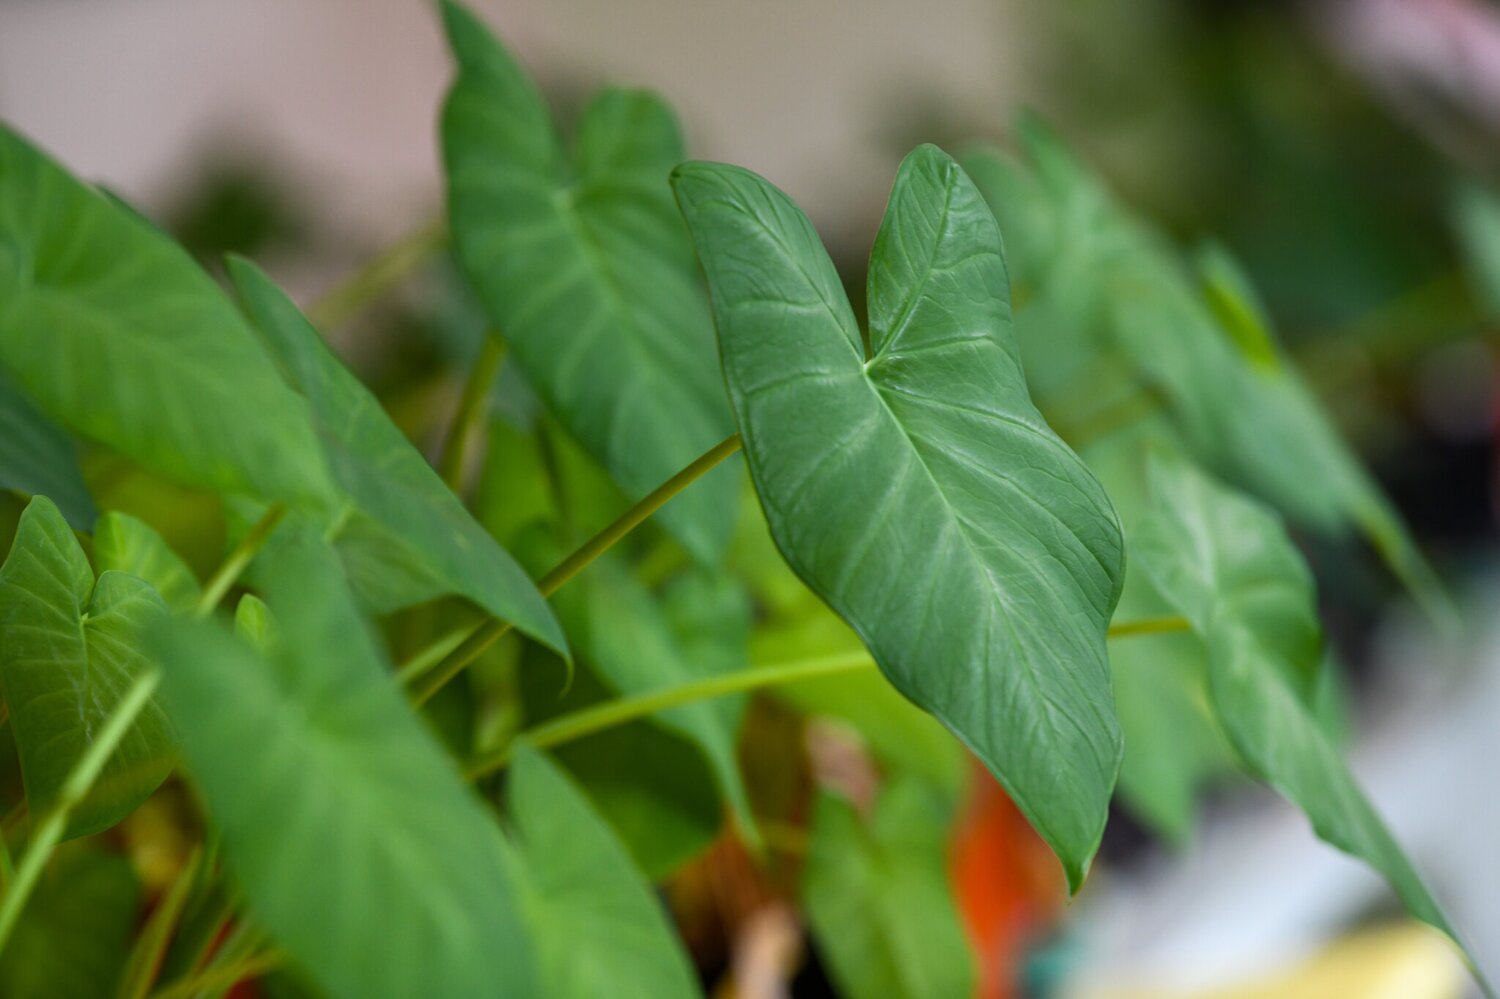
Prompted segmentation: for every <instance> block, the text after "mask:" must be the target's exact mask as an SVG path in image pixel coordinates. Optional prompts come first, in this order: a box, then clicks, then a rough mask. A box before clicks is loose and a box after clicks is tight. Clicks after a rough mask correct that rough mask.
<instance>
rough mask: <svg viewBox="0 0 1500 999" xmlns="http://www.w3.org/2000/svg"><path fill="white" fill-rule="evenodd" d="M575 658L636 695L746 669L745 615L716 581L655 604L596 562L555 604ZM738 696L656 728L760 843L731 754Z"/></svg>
mask: <svg viewBox="0 0 1500 999" xmlns="http://www.w3.org/2000/svg"><path fill="white" fill-rule="evenodd" d="M555 600H556V603H557V608H558V614H559V615H560V616H561V617H562V619H563V621H564V622H565V623H566V625H567V630H568V635H569V637H570V638H571V639H572V641H573V644H574V646H575V647H576V648H577V650H578V653H579V655H580V656H582V657H583V658H585V659H587V660H588V661H589V663H591V664H592V666H593V668H594V670H595V671H596V672H597V673H598V675H599V677H600V678H601V679H602V680H603V681H604V682H605V683H606V684H608V685H609V686H610V687H612V688H613V689H614V690H615V691H616V692H617V693H620V694H640V693H646V692H648V691H653V690H658V689H660V688H662V687H668V686H671V685H673V684H677V683H684V682H687V681H690V680H696V679H703V678H705V677H709V676H714V675H717V674H722V673H732V672H736V671H738V670H742V669H744V668H745V667H746V666H747V665H748V663H747V662H746V641H747V639H746V632H747V630H748V627H749V608H748V607H747V606H746V605H745V603H744V601H743V599H742V598H741V596H740V595H739V593H738V590H737V589H736V588H735V587H734V585H733V584H732V583H731V582H730V581H728V580H726V579H723V578H715V577H709V576H708V575H707V574H704V575H703V576H695V577H693V581H692V582H689V583H687V584H685V586H684V587H680V588H679V589H678V590H677V592H676V595H675V596H674V597H673V598H672V599H671V600H670V601H662V600H659V599H658V598H657V597H656V596H655V595H654V594H652V592H651V591H650V590H649V589H647V588H646V587H645V586H644V585H642V584H641V583H640V581H639V580H637V579H636V578H635V577H634V576H632V575H631V574H630V572H629V571H628V570H626V569H625V568H624V567H623V566H622V565H621V564H620V563H619V561H618V560H617V559H610V558H605V559H600V560H599V561H598V562H595V563H594V564H593V565H592V566H590V567H589V572H588V575H587V576H585V577H583V578H580V579H578V580H575V581H574V582H573V583H571V584H569V586H568V587H567V588H566V589H564V590H563V591H561V592H560V593H559V594H558V595H557V597H556V598H555ZM744 706H745V699H744V697H743V696H740V697H719V698H714V699H712V700H708V701H698V702H696V703H693V704H686V705H683V706H681V707H677V708H673V709H671V710H670V711H664V712H662V713H661V714H659V715H656V716H655V717H654V718H653V722H654V723H655V724H658V725H660V726H662V727H663V728H666V729H668V730H670V731H672V732H675V733H677V734H679V735H681V736H683V737H685V738H687V739H688V740H690V741H691V742H692V743H693V744H694V745H696V746H697V747H698V749H699V750H700V751H701V752H702V754H703V757H704V759H705V760H706V761H707V763H708V765H709V768H710V769H711V770H712V771H713V774H714V777H715V779H716V781H717V783H718V785H719V790H720V792H721V793H722V794H723V796H724V798H725V800H726V801H727V802H728V803H729V806H730V808H731V809H733V811H734V813H735V816H736V817H737V819H738V820H739V823H740V826H741V831H742V832H743V833H744V834H745V835H746V836H747V837H749V838H750V839H752V840H757V839H758V834H757V832H756V827H755V821H754V817H753V816H752V814H751V811H750V803H749V799H748V796H747V795H746V792H745V783H744V778H743V777H742V776H741V774H740V768H739V761H738V758H737V756H736V750H735V745H736V740H737V738H738V733H739V726H740V721H741V719H742V717H743V715H744Z"/></svg>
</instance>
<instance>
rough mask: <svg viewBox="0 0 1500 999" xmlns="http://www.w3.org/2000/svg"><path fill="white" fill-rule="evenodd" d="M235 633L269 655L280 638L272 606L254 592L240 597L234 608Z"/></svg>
mask: <svg viewBox="0 0 1500 999" xmlns="http://www.w3.org/2000/svg"><path fill="white" fill-rule="evenodd" d="M234 633H235V635H236V636H238V637H239V639H240V640H241V641H243V642H244V643H245V644H246V645H248V646H250V647H251V648H252V649H254V650H255V651H256V652H259V653H260V654H261V655H267V654H269V653H270V651H271V647H272V645H274V644H275V642H276V641H277V640H278V636H277V632H276V619H275V618H273V617H272V616H271V608H269V607H267V606H266V602H265V601H264V600H262V599H261V598H260V597H257V596H256V595H255V594H253V593H247V594H245V595H244V596H242V597H240V602H239V603H238V604H236V605H235V608H234Z"/></svg>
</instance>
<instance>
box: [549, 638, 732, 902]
mask: <svg viewBox="0 0 1500 999" xmlns="http://www.w3.org/2000/svg"><path fill="white" fill-rule="evenodd" d="M547 658H548V659H549V660H551V661H550V663H544V662H541V661H540V660H539V657H534V658H529V659H526V660H523V662H522V664H521V688H522V694H523V697H524V698H525V704H526V724H527V725H528V726H535V725H538V724H541V723H543V722H545V721H547V720H549V719H551V718H555V717H557V716H558V715H561V714H567V713H570V712H573V711H579V710H582V709H583V708H586V707H590V706H592V705H595V704H598V703H599V702H601V701H604V700H608V699H609V698H611V697H613V696H615V695H614V692H613V691H612V690H610V688H608V687H606V686H605V685H604V682H603V681H602V680H600V679H599V678H598V677H597V676H595V675H594V672H593V669H592V667H591V665H590V664H589V662H588V660H587V658H586V657H584V661H583V662H581V663H580V664H579V667H578V670H577V673H576V674H575V677H574V680H573V683H572V684H571V685H570V686H569V687H568V690H567V693H566V694H559V692H558V687H559V685H560V684H561V682H562V669H561V667H560V666H558V665H557V663H556V660H555V658H554V657H552V656H551V655H550V654H547ZM548 665H550V666H552V667H553V668H551V669H548V668H546V667H547V666H548ZM553 758H554V759H556V760H557V762H558V763H559V764H561V765H562V766H563V767H564V768H565V769H566V770H567V771H568V773H569V774H570V775H571V776H572V777H573V779H574V780H576V781H577V782H578V783H579V785H580V786H581V787H582V788H583V791H584V794H586V795H587V796H588V799H589V803H590V804H591V805H592V806H593V807H594V809H595V810H596V811H598V813H599V814H600V815H601V816H602V817H603V818H604V820H605V821H606V822H608V823H609V825H610V827H611V828H612V829H613V830H614V831H615V834H616V835H617V836H619V837H620V839H621V841H622V842H624V844H625V846H626V848H627V849H628V850H629V851H630V854H631V856H632V857H634V858H635V862H636V864H637V865H639V866H640V868H641V870H643V871H645V872H646V876H647V877H649V878H651V879H652V880H660V879H662V878H665V877H667V876H668V875H669V874H671V873H673V872H674V871H676V870H677V869H678V868H680V867H681V866H682V865H683V864H684V863H686V862H687V861H689V860H691V859H692V858H693V857H695V856H697V855H698V854H700V853H702V852H703V850H704V849H706V848H707V847H708V845H709V844H710V843H711V842H712V841H713V839H714V838H715V837H716V836H718V835H719V833H720V831H721V829H722V828H723V825H724V811H723V806H722V805H721V804H720V796H719V789H718V784H717V782H716V781H715V779H714V774H713V771H711V770H710V769H709V767H708V762H707V760H706V758H705V757H704V755H703V753H702V752H701V751H700V750H698V748H697V747H696V746H695V745H694V744H693V742H692V741H691V740H690V739H688V738H686V737H684V736H681V735H678V734H676V733H675V732H672V731H670V730H668V729H666V728H663V727H662V726H660V725H659V724H657V723H655V722H652V721H649V720H646V721H639V722H632V723H630V724H628V725H618V726H615V727H613V728H608V729H605V730H604V731H602V732H597V733H595V734H593V735H590V736H588V737H587V738H584V739H579V740H577V741H576V742H570V743H567V744H566V745H562V746H558V747H557V749H556V750H555V751H553Z"/></svg>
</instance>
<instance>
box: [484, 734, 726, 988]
mask: <svg viewBox="0 0 1500 999" xmlns="http://www.w3.org/2000/svg"><path fill="white" fill-rule="evenodd" d="M505 799H506V805H507V810H508V812H509V813H510V816H511V819H512V822H513V824H514V832H515V836H514V842H515V845H516V849H517V852H518V853H519V854H520V858H521V863H522V866H523V868H524V870H525V872H526V876H525V884H526V887H527V889H528V892H529V898H530V901H531V904H530V907H529V909H528V917H529V922H530V925H531V930H532V933H533V935H534V937H535V939H536V942H537V943H536V945H537V951H538V955H539V961H540V964H541V978H542V984H543V986H544V988H543V994H545V995H547V996H548V997H555V999H593V997H595V996H604V995H608V996H622V997H631V996H635V997H639V999H657V997H662V999H673V997H691V996H699V995H702V990H701V989H700V988H699V987H698V982H697V977H696V975H695V974H694V972H693V968H692V965H691V964H690V963H689V961H688V957H687V954H686V952H685V951H684V950H683V947H682V943H681V941H680V940H678V938H677V936H676V934H675V933H674V932H673V930H672V928H671V926H670V925H669V923H668V921H667V918H666V914H665V913H664V911H663V910H662V906H661V903H660V902H659V901H658V900H657V899H656V898H655V897H653V895H652V892H651V887H650V886H649V885H648V884H647V883H646V881H645V879H644V878H642V877H641V875H640V873H639V872H638V871H637V870H636V869H635V866H634V864H633V863H632V862H631V859H630V855H629V854H628V853H626V851H625V848H624V846H622V845H621V844H620V841H619V840H618V839H616V838H615V836H614V834H613V833H611V832H610V830H609V828H608V827H607V826H605V825H604V823H603V822H602V821H600V819H599V816H598V815H596V814H595V813H594V811H593V809H591V808H590V807H589V805H588V803H587V802H586V801H585V800H584V798H583V795H582V794H581V793H580V792H579V790H578V789H577V788H576V787H574V786H573V784H572V782H571V781H570V780H569V779H568V777H567V776H566V775H564V774H563V772H562V771H561V770H560V769H559V768H558V766H557V765H556V764H555V763H553V762H552V761H550V760H548V759H547V758H546V756H544V755H543V754H541V753H539V752H538V751H536V750H534V749H532V748H530V747H529V746H527V745H526V744H525V743H524V742H523V743H521V744H519V745H518V746H517V747H516V753H515V757H514V759H513V760H512V761H511V765H510V776H509V780H508V782H507V784H506V789H505Z"/></svg>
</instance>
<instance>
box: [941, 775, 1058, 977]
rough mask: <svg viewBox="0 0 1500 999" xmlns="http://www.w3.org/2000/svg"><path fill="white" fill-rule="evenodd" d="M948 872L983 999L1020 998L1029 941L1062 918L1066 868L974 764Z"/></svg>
mask: <svg viewBox="0 0 1500 999" xmlns="http://www.w3.org/2000/svg"><path fill="white" fill-rule="evenodd" d="M973 770H974V779H973V780H972V781H971V782H970V792H969V800H968V802H967V805H966V807H965V810H964V815H963V817H962V818H961V819H960V820H959V823H958V827H957V829H956V830H955V831H954V838H953V852H952V856H951V858H950V864H949V870H950V874H951V877H952V880H953V890H954V894H955V895H956V896H957V899H958V907H959V913H960V916H961V917H962V919H963V923H964V928H965V929H966V930H967V932H968V934H969V941H970V943H971V944H972V945H973V947H974V950H975V953H976V955H977V957H978V961H979V992H978V995H979V997H980V999H1014V997H1016V996H1018V995H1019V994H1020V993H1019V985H1020V981H1019V974H1020V971H1021V962H1022V959H1023V957H1024V955H1025V952H1026V948H1027V946H1028V944H1029V943H1030V942H1031V941H1032V940H1035V939H1036V938H1037V937H1038V936H1040V935H1041V934H1042V933H1044V932H1045V931H1046V930H1047V929H1048V928H1049V927H1051V926H1052V925H1053V924H1054V923H1055V922H1056V920H1057V916H1058V912H1059V911H1060V910H1061V907H1062V903H1063V901H1064V900H1065V899H1066V897H1067V889H1066V885H1065V884H1064V882H1063V876H1062V869H1061V868H1060V867H1058V864H1057V861H1056V860H1055V859H1054V858H1053V856H1052V851H1051V850H1049V849H1048V848H1047V844H1046V843H1044V842H1043V841H1042V839H1041V837H1039V836H1038V835H1037V834H1036V833H1035V832H1034V831H1032V828H1031V825H1030V824H1029V823H1028V822H1027V821H1026V818H1025V816H1023V815H1022V814H1021V812H1020V810H1019V809H1017V808H1016V806H1015V805H1014V804H1013V803H1012V802H1011V800H1010V798H1009V797H1007V796H1006V794H1005V791H1004V789H1002V788H1001V787H1000V785H999V784H998V783H997V782H996V781H995V779H994V777H992V776H990V774H989V771H987V770H985V769H984V767H983V766H981V765H979V764H978V763H977V762H975V763H974V766H973Z"/></svg>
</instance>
